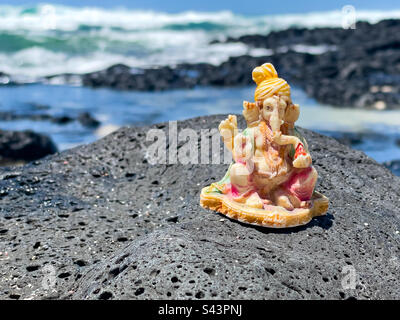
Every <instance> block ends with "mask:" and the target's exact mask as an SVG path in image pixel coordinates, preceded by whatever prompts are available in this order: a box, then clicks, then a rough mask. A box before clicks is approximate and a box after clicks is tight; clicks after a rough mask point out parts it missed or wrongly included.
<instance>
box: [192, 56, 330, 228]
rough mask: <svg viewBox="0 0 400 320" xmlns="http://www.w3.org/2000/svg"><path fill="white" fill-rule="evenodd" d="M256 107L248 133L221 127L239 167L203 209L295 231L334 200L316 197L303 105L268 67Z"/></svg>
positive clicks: (203, 198) (257, 77)
mask: <svg viewBox="0 0 400 320" xmlns="http://www.w3.org/2000/svg"><path fill="white" fill-rule="evenodd" d="M252 76H253V80H254V82H255V83H256V85H257V88H256V90H255V95H254V98H255V102H247V101H244V102H243V116H244V118H245V120H246V123H247V128H246V129H245V130H243V131H242V132H239V130H238V127H237V118H236V116H234V115H230V116H229V117H228V118H227V119H226V120H224V121H222V122H221V123H220V125H219V131H220V133H221V136H222V139H223V141H224V144H225V147H226V148H228V149H229V151H231V152H232V158H233V163H232V164H231V165H230V167H229V169H228V171H227V172H226V174H225V176H224V177H223V178H222V179H221V180H220V181H219V182H215V183H212V184H211V185H210V186H208V187H205V188H203V190H202V191H201V195H200V204H201V206H203V207H204V208H208V209H211V210H215V211H218V212H220V213H222V214H225V215H227V216H228V217H230V218H233V219H236V220H239V221H241V222H245V223H250V224H256V225H260V226H265V227H272V228H285V227H295V226H299V225H304V224H306V223H308V222H309V221H310V220H311V219H312V218H313V217H315V216H319V215H324V214H325V213H326V212H327V210H328V205H329V200H328V198H327V197H325V196H324V195H322V194H320V193H318V192H316V191H314V187H315V184H316V182H317V177H318V174H317V171H316V170H315V168H314V167H313V166H312V158H311V155H310V153H309V151H308V145H307V142H306V140H305V139H304V137H303V136H302V135H301V134H300V133H299V131H298V130H297V129H296V128H295V125H294V124H295V122H296V121H297V119H298V118H299V114H300V108H299V105H297V104H293V103H292V100H291V97H290V86H289V84H288V83H287V82H286V81H285V80H284V79H281V78H279V77H278V74H277V72H276V70H275V68H274V66H273V65H272V64H270V63H265V64H263V65H262V66H259V67H256V68H255V69H254V70H253V73H252Z"/></svg>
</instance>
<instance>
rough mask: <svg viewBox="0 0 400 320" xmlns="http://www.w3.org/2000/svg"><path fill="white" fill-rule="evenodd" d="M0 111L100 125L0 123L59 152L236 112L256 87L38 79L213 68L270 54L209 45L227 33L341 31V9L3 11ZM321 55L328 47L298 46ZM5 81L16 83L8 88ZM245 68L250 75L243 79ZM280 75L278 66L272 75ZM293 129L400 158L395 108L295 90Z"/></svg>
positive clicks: (370, 14) (378, 16) (373, 18)
mask: <svg viewBox="0 0 400 320" xmlns="http://www.w3.org/2000/svg"><path fill="white" fill-rule="evenodd" d="M357 18H358V19H359V20H364V21H370V22H377V21H380V20H382V19H384V18H400V10H398V11H395V10H393V11H390V12H385V11H357ZM0 21H1V23H0V111H1V112H4V111H11V112H14V113H17V114H51V115H59V116H62V115H67V116H70V117H76V116H77V115H78V114H79V113H82V112H89V113H90V114H91V115H92V116H94V117H95V118H96V119H98V120H99V121H100V122H101V125H100V127H98V128H96V129H89V128H85V127H83V126H82V125H81V124H79V123H78V122H71V123H68V124H64V125H59V124H55V123H51V122H46V121H29V120H17V121H0V128H1V129H10V130H24V129H32V130H34V131H37V132H41V133H45V134H48V135H49V136H51V138H52V139H53V140H54V141H55V142H56V144H57V146H58V148H59V149H60V150H65V149H68V148H71V147H74V146H77V145H80V144H84V143H90V142H92V141H95V140H96V139H98V138H100V137H102V136H104V135H105V134H107V133H110V132H112V131H113V130H115V129H117V128H118V127H120V126H124V125H143V124H151V123H157V122H161V121H168V120H177V119H178V120H180V119H186V118H190V117H194V116H200V115H208V114H221V113H241V109H242V101H243V100H251V99H252V97H253V93H254V87H252V86H250V87H232V88H211V87H201V88H195V89H191V90H170V91H165V92H134V91H130V92H127V91H115V90H110V89H91V88H86V87H82V86H81V85H80V83H79V81H77V82H76V83H75V84H74V85H67V84H65V83H62V82H59V81H53V82H52V83H47V84H44V83H40V80H41V79H42V78H43V77H44V76H48V75H55V74H61V73H77V74H80V73H86V72H91V71H97V70H101V69H104V68H107V67H109V66H111V65H113V64H116V63H123V64H127V65H129V66H131V67H154V66H159V65H170V66H173V65H175V64H178V63H182V62H189V63H194V62H208V63H212V64H220V63H221V62H223V61H225V60H227V59H228V58H229V57H231V56H239V55H243V54H249V55H254V56H261V55H268V54H269V53H270V50H269V49H268V48H266V49H254V48H250V47H247V46H246V45H244V44H240V43H228V44H223V43H216V44H210V42H211V41H213V40H224V39H226V38H227V37H229V36H233V37H236V36H240V35H244V34H267V33H268V32H270V31H272V30H282V29H286V28H288V27H291V26H301V27H307V28H313V27H318V26H341V23H342V14H341V12H340V11H331V12H314V13H308V14H291V15H263V16H244V15H239V14H234V13H232V12H230V11H220V12H194V11H192V12H190V11H188V12H182V13H175V14H171V13H163V12H155V11H138V10H132V9H123V8H120V9H102V8H94V7H84V8H77V7H67V6H61V5H51V4H41V5H37V6H4V5H0ZM294 49H295V50H298V51H306V52H310V53H312V54H320V53H322V52H324V51H326V50H332V48H326V47H323V46H297V47H296V48H294ZM1 72H4V73H6V74H9V75H11V77H12V78H13V79H15V80H17V81H18V82H20V83H23V84H22V85H17V86H12V85H9V84H8V81H9V80H8V78H7V77H3V76H1ZM250 72H251V70H249V76H250ZM278 72H279V70H278ZM292 98H293V100H294V102H295V103H298V104H300V106H301V117H300V120H299V121H298V124H299V125H300V126H303V127H306V128H310V129H313V130H316V131H319V132H322V133H324V134H328V135H332V136H339V137H340V136H341V135H343V134H346V135H351V136H357V135H362V136H363V139H362V140H361V141H360V142H359V143H357V144H355V145H354V147H355V148H358V149H360V150H363V151H365V152H366V153H367V154H368V155H370V156H371V157H373V158H375V159H376V160H377V161H379V162H383V161H388V160H394V159H400V147H399V144H400V142H399V141H400V111H372V110H371V111H366V110H360V109H354V108H350V107H348V108H333V107H331V106H327V105H320V104H318V103H317V102H316V101H315V100H313V99H311V98H309V97H307V96H306V94H305V93H304V92H303V91H302V90H300V89H298V88H295V87H294V88H293V89H292Z"/></svg>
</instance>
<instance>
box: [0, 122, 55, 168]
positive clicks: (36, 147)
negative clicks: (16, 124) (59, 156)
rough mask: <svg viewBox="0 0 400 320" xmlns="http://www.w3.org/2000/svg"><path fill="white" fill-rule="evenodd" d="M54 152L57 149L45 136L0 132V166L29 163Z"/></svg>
mask: <svg viewBox="0 0 400 320" xmlns="http://www.w3.org/2000/svg"><path fill="white" fill-rule="evenodd" d="M55 152H57V147H56V146H55V144H54V143H53V141H52V140H51V139H50V138H49V137H48V136H46V135H43V134H39V133H35V132H33V131H30V130H26V131H4V130H0V165H9V164H13V163H24V162H29V161H33V160H37V159H40V158H43V157H45V156H47V155H49V154H53V153H55Z"/></svg>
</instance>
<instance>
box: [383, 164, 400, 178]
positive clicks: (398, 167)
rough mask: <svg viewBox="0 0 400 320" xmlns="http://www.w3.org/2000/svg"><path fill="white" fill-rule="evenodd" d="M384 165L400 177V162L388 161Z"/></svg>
mask: <svg viewBox="0 0 400 320" xmlns="http://www.w3.org/2000/svg"><path fill="white" fill-rule="evenodd" d="M383 165H384V166H385V167H386V168H388V169H389V170H391V171H392V172H393V173H394V174H396V175H398V176H400V160H392V161H386V162H384V163H383Z"/></svg>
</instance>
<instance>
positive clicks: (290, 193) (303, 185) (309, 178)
mask: <svg viewBox="0 0 400 320" xmlns="http://www.w3.org/2000/svg"><path fill="white" fill-rule="evenodd" d="M317 178H318V173H317V170H315V168H314V167H309V168H306V169H298V170H296V171H295V172H294V173H293V175H292V176H291V177H290V178H289V180H288V181H287V182H286V183H284V184H283V185H282V186H280V187H279V188H278V189H277V190H276V191H275V192H274V200H275V204H276V205H278V206H281V207H284V208H285V209H287V210H293V209H294V208H303V207H307V206H308V201H309V200H310V199H311V197H312V195H313V192H314V187H315V184H316V182H317Z"/></svg>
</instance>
